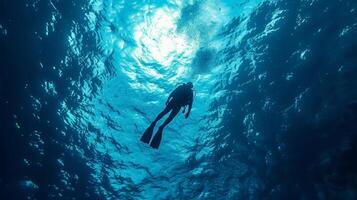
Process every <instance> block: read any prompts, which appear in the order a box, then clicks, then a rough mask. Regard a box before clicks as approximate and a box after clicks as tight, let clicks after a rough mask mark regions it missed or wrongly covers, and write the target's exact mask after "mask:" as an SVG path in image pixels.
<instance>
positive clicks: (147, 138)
mask: <svg viewBox="0 0 357 200" xmlns="http://www.w3.org/2000/svg"><path fill="white" fill-rule="evenodd" d="M154 127H155V124H153V123H152V124H150V126H149V127H148V128H147V129H146V130H145V132H144V134H143V135H142V136H141V138H140V140H141V141H142V142H144V143H147V144H149V142H150V140H151V137H152V132H153V131H154Z"/></svg>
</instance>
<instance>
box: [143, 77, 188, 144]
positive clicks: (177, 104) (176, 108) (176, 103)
mask: <svg viewBox="0 0 357 200" xmlns="http://www.w3.org/2000/svg"><path fill="white" fill-rule="evenodd" d="M192 88H193V84H192V82H188V83H184V84H181V85H180V86H178V87H177V88H176V89H175V90H174V91H172V92H171V94H170V95H169V97H168V98H167V101H166V107H165V109H164V110H163V111H162V112H161V113H160V114H159V115H158V116H157V117H156V119H155V120H154V121H153V122H152V123H151V124H150V126H149V127H148V128H147V129H146V130H145V132H144V134H143V135H142V136H141V139H140V140H141V141H142V142H144V143H147V144H149V142H150V140H151V137H152V133H153V130H154V127H155V125H156V122H158V121H159V120H160V119H161V118H162V117H163V116H165V115H166V114H167V113H168V112H170V111H171V113H170V115H169V117H168V118H167V119H166V120H165V122H164V123H163V124H162V125H161V126H160V127H159V130H158V131H157V133H156V135H155V136H154V138H153V139H152V141H151V143H150V146H151V147H152V148H154V149H158V148H159V146H160V142H161V138H162V131H163V129H164V127H165V126H166V125H168V124H169V123H170V122H171V121H172V120H173V119H174V118H175V116H176V115H177V114H178V113H179V112H180V109H181V107H184V109H183V111H182V113H185V110H186V106H188V111H187V112H186V114H185V118H188V116H189V115H190V112H191V108H192V102H193V90H192Z"/></svg>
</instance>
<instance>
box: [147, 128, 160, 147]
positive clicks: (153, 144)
mask: <svg viewBox="0 0 357 200" xmlns="http://www.w3.org/2000/svg"><path fill="white" fill-rule="evenodd" d="M162 130H163V128H159V130H158V131H157V133H156V135H155V136H154V138H153V139H152V141H151V143H150V146H151V147H152V148H154V149H158V148H159V146H160V142H161V138H162Z"/></svg>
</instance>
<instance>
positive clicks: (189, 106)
mask: <svg viewBox="0 0 357 200" xmlns="http://www.w3.org/2000/svg"><path fill="white" fill-rule="evenodd" d="M192 102H193V94H191V96H190V100H189V103H188V111H187V113H186V114H185V118H188V116H189V115H190V112H191V108H192Z"/></svg>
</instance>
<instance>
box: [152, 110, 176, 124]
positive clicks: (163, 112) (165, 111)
mask: <svg viewBox="0 0 357 200" xmlns="http://www.w3.org/2000/svg"><path fill="white" fill-rule="evenodd" d="M171 109H172V108H171V107H170V106H166V107H165V109H164V110H163V111H162V112H161V113H160V114H158V115H157V117H156V119H155V120H154V121H153V122H152V123H153V124H156V122H157V121H159V120H160V119H161V118H162V117H163V116H165V115H166V114H167V113H168V112H170V110H171Z"/></svg>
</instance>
